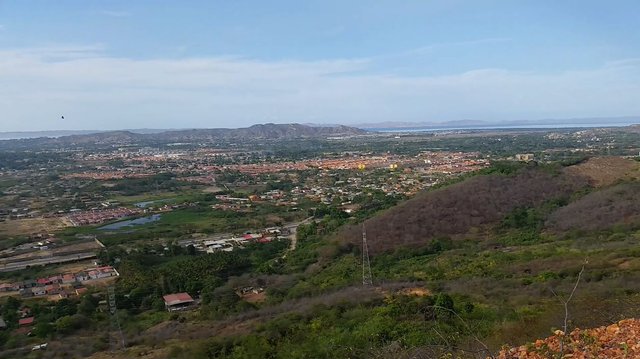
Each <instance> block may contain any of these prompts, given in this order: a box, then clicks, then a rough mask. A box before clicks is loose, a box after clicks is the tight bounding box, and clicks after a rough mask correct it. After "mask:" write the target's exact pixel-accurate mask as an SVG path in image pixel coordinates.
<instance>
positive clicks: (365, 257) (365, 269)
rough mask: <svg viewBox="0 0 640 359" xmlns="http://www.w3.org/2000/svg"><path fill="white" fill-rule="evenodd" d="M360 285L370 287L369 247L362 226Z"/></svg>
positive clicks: (371, 278)
mask: <svg viewBox="0 0 640 359" xmlns="http://www.w3.org/2000/svg"><path fill="white" fill-rule="evenodd" d="M362 285H363V286H372V285H373V276H372V275H371V263H370V262H369V246H367V232H366V231H365V228H364V223H363V224H362Z"/></svg>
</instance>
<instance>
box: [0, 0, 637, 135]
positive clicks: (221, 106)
mask: <svg viewBox="0 0 640 359" xmlns="http://www.w3.org/2000/svg"><path fill="white" fill-rule="evenodd" d="M638 24H640V2H638V1H623V0H621V1H609V2H605V1H585V0H583V1H578V0H575V1H542V0H538V1H509V0H504V1H491V0H486V1H480V0H473V1H471V0H468V1H463V0H449V1H429V0H422V1H332V0H325V1H270V2H265V1H241V0H238V1H140V0H136V1H87V0H84V1H80V0H77V1H65V0H57V1H26V0H25V1H17V0H16V1H1V0H0V109H2V112H3V117H2V119H0V131H15V130H45V129H120V128H143V127H147V128H185V127H237V126H245V125H251V124H253V123H264V122H301V123H307V122H314V123H345V124H353V123H363V122H380V121H415V122H439V121H454V120H463V119H473V120H483V121H491V122H504V121H517V120H536V119H544V118H574V117H601V116H602V117H613V116H630V115H640V31H638V30H637V29H638ZM62 114H64V115H65V120H64V121H62V120H60V119H59V116H60V115H62Z"/></svg>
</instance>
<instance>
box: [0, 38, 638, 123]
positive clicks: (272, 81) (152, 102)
mask: <svg viewBox="0 0 640 359" xmlns="http://www.w3.org/2000/svg"><path fill="white" fill-rule="evenodd" d="M371 61H372V60H367V59H356V60H341V59H337V60H325V61H294V60H288V61H287V60H283V61H273V62H269V61H260V60H255V59H246V58H239V57H203V58H187V59H147V60H138V59H129V58H118V57H110V56H107V55H105V54H104V52H103V47H102V46H84V47H46V48H38V49H23V50H11V51H9V50H6V51H0V83H2V84H3V85H2V86H0V108H2V109H3V116H2V118H1V119H0V131H12V130H41V129H56V128H73V129H117V128H136V127H155V128H158V127H160V128H163V127H164V128H178V127H220V126H227V127H237V126H244V125H248V124H252V123H256V122H265V121H274V120H277V121H278V122H311V121H313V122H322V121H324V122H329V123H336V122H343V123H356V122H374V121H388V120H398V121H431V120H433V121H446V120H459V119H464V118H472V119H479V120H528V119H539V118H549V117H555V118H558V117H594V116H619V115H631V114H639V113H640V71H638V70H639V69H640V63H638V62H637V61H622V62H615V63H608V64H603V66H602V67H600V68H594V69H590V70H581V71H566V72H561V73H553V74H548V73H536V72H514V71H507V70H501V69H479V70H475V71H469V72H464V73H460V74H456V75H448V76H421V77H408V76H396V75H388V74H371V73H367V70H368V68H369V66H370V62H371ZM60 114H64V115H65V118H66V120H65V121H64V122H61V121H59V120H58V119H59V115H60Z"/></svg>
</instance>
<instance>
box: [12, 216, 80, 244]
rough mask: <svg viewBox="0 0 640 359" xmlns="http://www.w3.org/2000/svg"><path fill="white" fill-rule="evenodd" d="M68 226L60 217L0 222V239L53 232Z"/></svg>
mask: <svg viewBox="0 0 640 359" xmlns="http://www.w3.org/2000/svg"><path fill="white" fill-rule="evenodd" d="M68 226H69V223H66V222H65V221H64V220H63V219H62V218H26V219H20V220H11V221H6V222H0V239H2V238H9V237H18V236H29V235H32V234H39V233H53V232H56V231H59V230H61V229H63V228H65V227H68Z"/></svg>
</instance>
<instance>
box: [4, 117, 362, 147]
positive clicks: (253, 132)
mask: <svg viewBox="0 0 640 359" xmlns="http://www.w3.org/2000/svg"><path fill="white" fill-rule="evenodd" d="M69 132H72V131H47V132H36V133H34V134H37V135H41V137H37V138H33V137H31V138H25V137H26V135H25V134H28V133H20V134H23V135H25V136H22V138H18V139H15V138H14V139H6V140H3V141H0V148H16V147H18V148H24V147H52V146H77V145H92V144H96V145H110V144H112V145H119V144H122V145H124V144H131V143H140V142H144V143H149V144H152V143H173V142H212V141H215V140H222V139H226V140H233V139H237V140H250V139H253V140H255V139H265V140H279V139H293V138H322V137H334V136H353V135H362V134H365V133H367V131H365V130H361V129H358V128H355V127H349V126H341V125H338V126H323V127H314V126H308V125H301V124H295V123H294V124H273V123H267V124H260V125H253V126H251V127H247V128H236V129H230V128H214V129H189V130H169V131H166V130H165V131H163V130H149V129H145V130H129V131H107V132H100V131H93V132H92V131H77V132H76V133H75V134H69V135H67V134H68V133H69ZM78 132H79V133H78Z"/></svg>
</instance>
